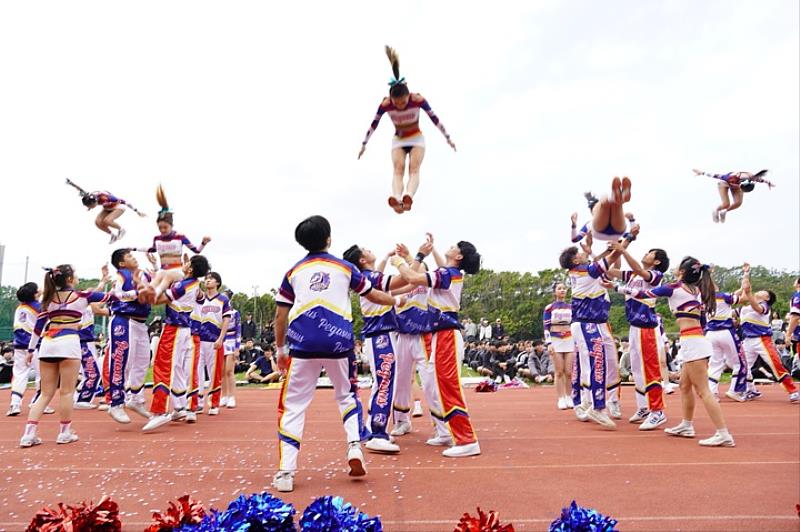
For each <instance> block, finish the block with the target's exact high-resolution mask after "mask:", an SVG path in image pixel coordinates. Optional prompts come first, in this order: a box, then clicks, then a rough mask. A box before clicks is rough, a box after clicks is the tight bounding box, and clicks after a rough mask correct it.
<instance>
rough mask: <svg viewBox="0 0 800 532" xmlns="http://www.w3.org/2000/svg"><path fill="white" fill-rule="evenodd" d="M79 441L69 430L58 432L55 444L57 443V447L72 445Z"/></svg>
mask: <svg viewBox="0 0 800 532" xmlns="http://www.w3.org/2000/svg"><path fill="white" fill-rule="evenodd" d="M79 439H80V438H78V435H77V434H75V433H74V432H72V431H71V430H68V431H66V432H60V433H59V434H58V436H56V443H58V444H59V445H63V444H67V443H74V442H76V441H78V440H79Z"/></svg>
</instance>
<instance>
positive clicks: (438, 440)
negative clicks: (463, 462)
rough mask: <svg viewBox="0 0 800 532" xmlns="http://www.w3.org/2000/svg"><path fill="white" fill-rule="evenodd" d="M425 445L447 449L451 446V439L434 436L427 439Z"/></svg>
mask: <svg viewBox="0 0 800 532" xmlns="http://www.w3.org/2000/svg"><path fill="white" fill-rule="evenodd" d="M425 443H426V444H427V445H433V446H434V447H445V446H446V447H449V446H451V445H453V438H451V437H450V436H434V437H432V438H428V441H426V442H425Z"/></svg>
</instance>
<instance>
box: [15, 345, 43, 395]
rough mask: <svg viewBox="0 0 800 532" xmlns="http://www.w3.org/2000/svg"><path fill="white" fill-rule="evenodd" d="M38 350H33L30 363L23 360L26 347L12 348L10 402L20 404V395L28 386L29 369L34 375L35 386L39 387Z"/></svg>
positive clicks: (25, 354) (26, 351)
mask: <svg viewBox="0 0 800 532" xmlns="http://www.w3.org/2000/svg"><path fill="white" fill-rule="evenodd" d="M37 355H38V352H37V351H34V353H33V360H31V363H30V364H27V363H26V362H25V359H26V358H27V357H28V350H27V349H14V368H13V370H12V377H11V404H12V405H20V404H22V396H23V395H25V390H26V389H27V388H28V378H29V377H30V373H31V371H33V372H34V374H35V375H36V388H37V389H38V388H39V359H38V357H37Z"/></svg>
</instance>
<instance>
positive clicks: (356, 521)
mask: <svg viewBox="0 0 800 532" xmlns="http://www.w3.org/2000/svg"><path fill="white" fill-rule="evenodd" d="M300 530H302V531H303V532H331V531H334V530H345V531H347V532H383V526H382V525H381V520H380V518H378V517H369V516H368V515H367V514H365V513H363V512H360V511H359V510H357V509H355V508H353V506H352V505H351V504H350V503H349V502H344V499H342V498H341V497H330V496H326V497H319V498H318V499H316V500H314V502H312V503H311V504H310V505H309V506H308V508H306V511H305V512H303V517H301V518H300Z"/></svg>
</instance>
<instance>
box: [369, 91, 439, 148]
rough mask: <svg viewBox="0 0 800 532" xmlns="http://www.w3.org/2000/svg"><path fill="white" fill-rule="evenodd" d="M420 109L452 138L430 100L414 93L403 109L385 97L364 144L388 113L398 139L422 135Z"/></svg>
mask: <svg viewBox="0 0 800 532" xmlns="http://www.w3.org/2000/svg"><path fill="white" fill-rule="evenodd" d="M420 110H422V111H425V113H426V114H427V115H428V118H430V119H431V122H433V125H435V126H436V127H437V128H438V129H439V131H441V132H442V135H444V136H445V138H446V139H449V138H450V135H448V134H447V130H445V128H444V125H443V124H442V123H441V121H439V117H438V116H436V113H434V112H433V109H431V106H430V104H429V103H428V100H426V99H425V98H423V97H422V96H421V95H419V94H412V95H411V96H410V97H409V99H408V105H406V106H405V107H404V108H403V109H398V108H397V107H396V106H395V105H394V103H392V99H391V98H384V99H383V101H382V102H381V104H380V105H379V106H378V111H377V112H376V113H375V118H373V119H372V123H371V124H370V126H369V129H368V130H367V135H366V137H364V142H362V144H363V145H364V146H366V144H367V142H369V139H370V137H371V136H372V134H373V133H374V132H375V130H376V129H377V128H378V124H379V123H380V121H381V118H382V117H383V115H384V114H387V113H388V115H389V118H391V119H392V124H394V130H395V131H394V137H395V139H396V140H409V139H412V138H416V137H421V136H422V131H421V130H420V128H419V112H420Z"/></svg>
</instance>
